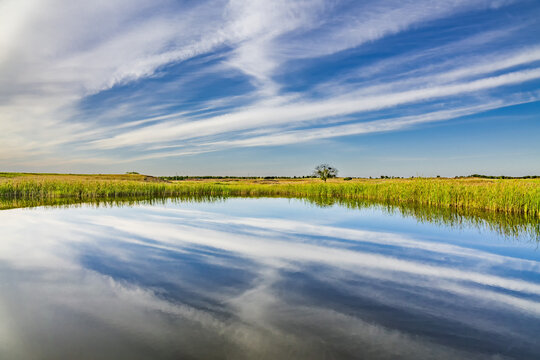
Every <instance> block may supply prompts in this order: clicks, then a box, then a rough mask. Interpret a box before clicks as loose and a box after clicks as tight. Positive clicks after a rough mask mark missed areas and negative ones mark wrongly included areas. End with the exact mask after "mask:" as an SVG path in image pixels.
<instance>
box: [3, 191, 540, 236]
mask: <svg viewBox="0 0 540 360" xmlns="http://www.w3.org/2000/svg"><path fill="white" fill-rule="evenodd" d="M279 197H280V198H283V197H282V196H276V198H279ZM229 198H235V197H228V196H212V195H190V196H182V197H129V198H118V197H116V198H96V199H91V200H85V201H81V200H79V199H72V198H34V199H5V198H0V210H8V209H15V208H32V207H38V206H39V207H42V206H46V207H61V208H62V207H78V206H89V205H90V206H94V207H122V206H138V205H166V204H168V203H171V202H172V203H174V204H181V203H192V202H207V203H212V202H224V201H227V199H229ZM236 198H238V197H236ZM246 198H258V197H255V196H249V197H246ZM265 198H268V196H265ZM288 198H289V199H297V200H300V201H303V202H305V203H308V204H311V205H315V206H318V207H331V206H343V207H347V208H349V209H358V210H360V209H369V208H372V209H377V210H380V211H383V212H384V213H387V214H390V215H399V216H402V217H409V218H414V219H416V220H417V221H418V222H421V223H431V224H435V225H440V226H450V227H452V228H455V229H466V228H476V229H478V230H487V231H491V232H494V233H496V234H498V235H500V236H502V237H504V238H507V239H509V240H520V241H531V242H537V243H540V221H539V220H538V218H536V217H534V216H527V215H521V214H511V213H503V212H496V211H488V210H478V209H472V210H471V209H455V208H444V207H435V206H426V205H417V204H409V203H401V204H399V203H385V202H380V201H371V200H353V199H343V198H328V197H303V198H298V197H288Z"/></svg>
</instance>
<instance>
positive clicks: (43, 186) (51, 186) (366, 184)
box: [0, 173, 540, 218]
mask: <svg viewBox="0 0 540 360" xmlns="http://www.w3.org/2000/svg"><path fill="white" fill-rule="evenodd" d="M4 174H5V173H4ZM141 196H143V197H152V196H156V197H158V196H159V197H163V196H220V197H228V196H282V197H296V198H318V199H349V200H361V199H363V200H370V201H378V202H381V203H386V204H394V205H396V204H405V203H406V204H414V205H425V206H430V207H441V208H455V209H476V210H485V211H495V212H501V213H514V214H525V215H527V216H529V217H530V216H532V217H534V218H540V180H539V179H519V180H516V179H505V180H493V179H477V178H465V179H446V178H416V179H353V180H351V181H344V180H342V179H330V180H328V182H326V183H323V182H322V181H321V180H318V179H285V180H281V179H280V180H276V179H249V180H247V179H204V180H183V181H177V182H165V181H162V180H160V179H158V178H155V177H151V176H145V175H66V174H14V175H12V176H7V175H6V176H2V174H1V173H0V197H2V198H5V199H6V198H11V199H13V198H14V199H51V198H73V199H80V200H88V199H99V198H120V197H123V198H125V197H141Z"/></svg>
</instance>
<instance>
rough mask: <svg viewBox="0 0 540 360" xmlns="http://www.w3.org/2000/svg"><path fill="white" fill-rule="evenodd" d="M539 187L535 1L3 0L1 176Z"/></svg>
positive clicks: (538, 8)
mask: <svg viewBox="0 0 540 360" xmlns="http://www.w3.org/2000/svg"><path fill="white" fill-rule="evenodd" d="M319 163H329V164H331V165H333V166H335V167H337V168H338V170H339V171H340V175H342V176H364V177H368V176H373V177H378V176H380V175H387V176H435V175H441V176H455V175H468V174H472V173H481V174H489V175H499V174H504V175H514V176H522V175H530V174H537V175H540V2H539V1H537V0H523V1H519V0H495V1H489V0H447V1H428V0H414V1H413V0H399V1H397V0H381V1H358V0H357V1H340V0H326V1H323V0H299V1H287V0H284V1H281V0H275V1H268V0H261V1H259V0H246V1H240V0H230V1H221V0H218V1H195V0H187V1H172V0H152V1H150V0H96V1H67V0H0V171H28V172H71V173H123V172H127V171H138V172H141V173H147V174H154V175H176V174H178V175H243V176H268V175H284V176H294V175H297V176H302V175H307V174H309V173H311V171H312V170H313V168H314V167H315V166H316V165H318V164H319Z"/></svg>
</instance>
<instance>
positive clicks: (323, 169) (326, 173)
mask: <svg viewBox="0 0 540 360" xmlns="http://www.w3.org/2000/svg"><path fill="white" fill-rule="evenodd" d="M337 174H338V169H336V168H335V167H332V166H330V165H328V164H321V165H318V166H317V167H316V168H315V170H314V171H313V175H314V176H316V177H319V178H321V180H323V181H324V182H326V179H330V178H334V177H336V176H337Z"/></svg>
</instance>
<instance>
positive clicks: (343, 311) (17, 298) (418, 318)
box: [0, 199, 540, 359]
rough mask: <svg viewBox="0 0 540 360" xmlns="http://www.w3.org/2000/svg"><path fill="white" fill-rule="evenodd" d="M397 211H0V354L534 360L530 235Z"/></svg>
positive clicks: (539, 269) (288, 203) (539, 315)
mask: <svg viewBox="0 0 540 360" xmlns="http://www.w3.org/2000/svg"><path fill="white" fill-rule="evenodd" d="M402 215H403V214H402V213H400V212H388V211H384V210H383V209H381V208H377V207H363V208H360V209H357V208H347V207H345V206H339V205H334V206H327V207H318V206H314V205H313V204H310V203H306V202H303V201H299V200H290V199H228V200H226V201H218V202H175V201H162V202H159V203H158V204H154V205H152V204H139V205H135V206H123V207H116V206H112V207H97V208H96V207H94V206H92V205H82V206H79V207H70V208H48V207H38V208H33V209H12V210H5V211H0V224H1V230H0V320H1V321H0V358H2V359H61V358H76V359H149V358H152V359H222V358H229V359H252V358H258V359H286V358H294V359H341V358H343V359H348V358H354V359H356V358H360V359H458V358H459V359H463V358H467V359H475V358H479V359H505V358H515V359H538V358H539V357H540V341H538V339H537V338H538V334H540V252H539V251H538V249H537V246H538V244H537V242H536V241H534V239H533V238H531V237H530V236H525V234H523V235H516V236H514V237H511V238H509V237H508V236H502V235H504V234H501V232H500V231H495V230H494V229H493V228H492V227H478V226H473V225H471V224H469V225H467V224H468V223H467V222H465V223H462V222H459V221H458V222H457V223H459V226H455V224H454V223H453V222H447V223H445V222H440V221H439V222H436V223H431V222H429V221H425V217H424V218H422V219H420V220H422V221H421V222H419V221H418V216H417V217H415V216H410V214H407V216H402ZM453 218H454V219H456V218H455V217H453Z"/></svg>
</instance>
